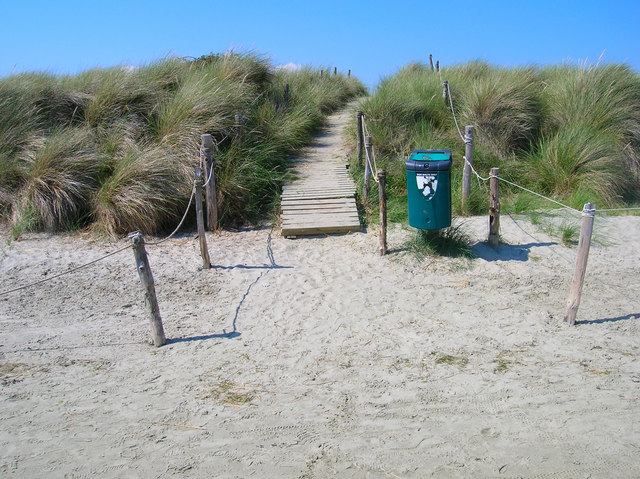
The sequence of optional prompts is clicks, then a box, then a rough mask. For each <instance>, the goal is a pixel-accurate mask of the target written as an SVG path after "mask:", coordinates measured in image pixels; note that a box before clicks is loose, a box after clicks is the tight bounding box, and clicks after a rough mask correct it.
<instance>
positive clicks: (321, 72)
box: [320, 70, 324, 78]
mask: <svg viewBox="0 0 640 479" xmlns="http://www.w3.org/2000/svg"><path fill="white" fill-rule="evenodd" d="M323 74H324V70H320V78H322V75H323Z"/></svg>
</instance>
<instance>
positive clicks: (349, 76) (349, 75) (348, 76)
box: [347, 69, 351, 78]
mask: <svg viewBox="0 0 640 479" xmlns="http://www.w3.org/2000/svg"><path fill="white" fill-rule="evenodd" d="M347 78H351V69H349V72H348V73H347Z"/></svg>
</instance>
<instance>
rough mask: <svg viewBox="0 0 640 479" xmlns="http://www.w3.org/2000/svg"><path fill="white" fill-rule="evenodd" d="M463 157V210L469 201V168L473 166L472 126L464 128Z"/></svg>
mask: <svg viewBox="0 0 640 479" xmlns="http://www.w3.org/2000/svg"><path fill="white" fill-rule="evenodd" d="M464 143H465V155H464V156H465V157H466V158H467V161H465V162H464V168H463V170H462V207H463V208H464V206H465V204H466V203H467V200H468V199H469V191H470V190H471V166H470V165H473V125H467V126H466V127H465V128H464Z"/></svg>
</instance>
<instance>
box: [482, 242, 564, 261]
mask: <svg viewBox="0 0 640 479" xmlns="http://www.w3.org/2000/svg"><path fill="white" fill-rule="evenodd" d="M556 244H557V243H527V244H517V245H511V244H504V243H500V244H499V245H498V247H497V248H492V247H491V246H489V243H487V242H481V243H476V244H475V245H473V246H472V247H471V252H472V253H473V255H474V256H475V257H476V258H482V259H484V260H485V261H528V260H529V253H530V252H531V248H534V247H539V246H554V245H556Z"/></svg>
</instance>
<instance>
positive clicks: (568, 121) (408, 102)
mask: <svg viewBox="0 0 640 479" xmlns="http://www.w3.org/2000/svg"><path fill="white" fill-rule="evenodd" d="M442 80H446V81H448V82H449V84H450V88H451V96H452V100H453V104H454V107H455V109H456V114H457V117H458V120H459V125H460V128H461V129H462V130H463V132H464V126H465V125H467V124H472V125H474V127H475V142H474V146H475V149H474V166H475V167H476V169H477V170H478V172H479V173H480V174H481V175H482V176H488V173H489V170H490V168H491V167H499V168H500V174H501V176H502V177H503V178H505V179H508V180H510V181H513V182H516V183H518V184H520V185H523V186H526V187H528V188H530V189H534V190H536V191H539V192H540V193H543V194H546V195H550V196H552V197H553V198H555V199H557V200H560V201H562V202H564V203H566V204H569V205H570V206H572V207H574V208H577V209H581V208H582V206H583V204H584V203H586V202H588V201H591V202H594V203H596V204H597V206H598V207H601V208H606V207H609V208H612V207H618V206H624V205H628V204H636V203H637V202H638V201H639V200H640V176H639V172H640V76H639V75H638V74H637V73H635V72H633V71H632V70H631V69H630V68H628V67H627V66H624V65H559V66H551V67H545V68H533V67H530V68H514V69H506V68H497V67H493V66H491V65H489V64H486V63H484V62H470V63H467V64H463V65H455V66H452V67H450V68H445V69H442V71H441V72H440V74H438V73H437V72H432V71H431V69H430V68H429V67H428V66H426V65H424V64H420V63H413V64H410V65H408V66H406V67H404V68H402V69H401V70H400V71H399V72H398V73H397V74H395V75H394V76H391V77H388V78H386V79H384V80H383V81H382V82H381V83H380V85H379V86H378V89H377V91H376V92H375V94H373V95H372V96H370V97H368V98H366V99H365V100H363V101H362V103H361V104H360V105H359V109H360V110H362V111H363V112H364V114H365V117H366V124H367V127H368V130H369V133H370V134H371V136H372V139H373V144H374V148H375V150H376V152H377V156H378V166H379V167H381V168H385V169H387V181H388V184H389V187H388V194H389V204H390V205H396V206H397V205H399V204H402V202H403V201H404V205H406V185H404V182H405V179H404V177H405V171H404V161H405V160H406V158H407V156H408V155H409V154H410V153H411V151H412V150H414V149H442V148H446V149H450V150H452V153H453V160H454V161H453V166H452V175H451V177H452V197H453V200H452V201H453V211H454V214H458V215H468V214H485V213H486V211H487V208H488V192H487V191H486V189H485V186H483V185H482V184H480V185H479V184H478V183H477V181H476V178H475V177H473V178H472V188H471V197H470V198H469V201H468V202H467V203H466V204H465V206H464V207H463V206H462V200H461V183H462V168H463V159H462V157H463V155H464V151H465V150H464V143H463V142H462V140H461V139H460V136H459V134H458V131H457V129H456V126H455V124H454V120H453V115H452V114H451V110H450V106H449V104H448V103H445V102H444V101H443V94H442V93H443V86H442ZM351 129H352V130H351V131H352V136H353V138H354V148H355V128H354V127H353V126H352V127H351ZM352 168H353V169H354V171H356V173H357V174H358V171H359V170H360V169H361V168H360V167H359V165H356V164H355V161H352ZM501 197H502V202H503V205H504V207H505V208H506V210H508V211H514V212H522V211H524V210H526V209H527V208H533V207H535V208H538V207H545V208H549V207H551V208H552V207H554V205H553V204H552V203H545V202H544V200H538V199H537V198H535V197H533V196H532V195H530V194H528V193H525V192H522V191H521V190H519V189H516V188H514V187H510V186H509V185H506V184H504V183H503V184H502V185H501ZM541 201H542V202H543V203H541ZM395 210H397V211H395ZM395 210H394V211H395V212H394V214H393V215H394V217H397V218H398V219H400V220H401V221H404V222H406V221H407V220H406V213H405V214H404V215H403V214H402V210H401V208H395ZM405 211H406V209H405Z"/></svg>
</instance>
